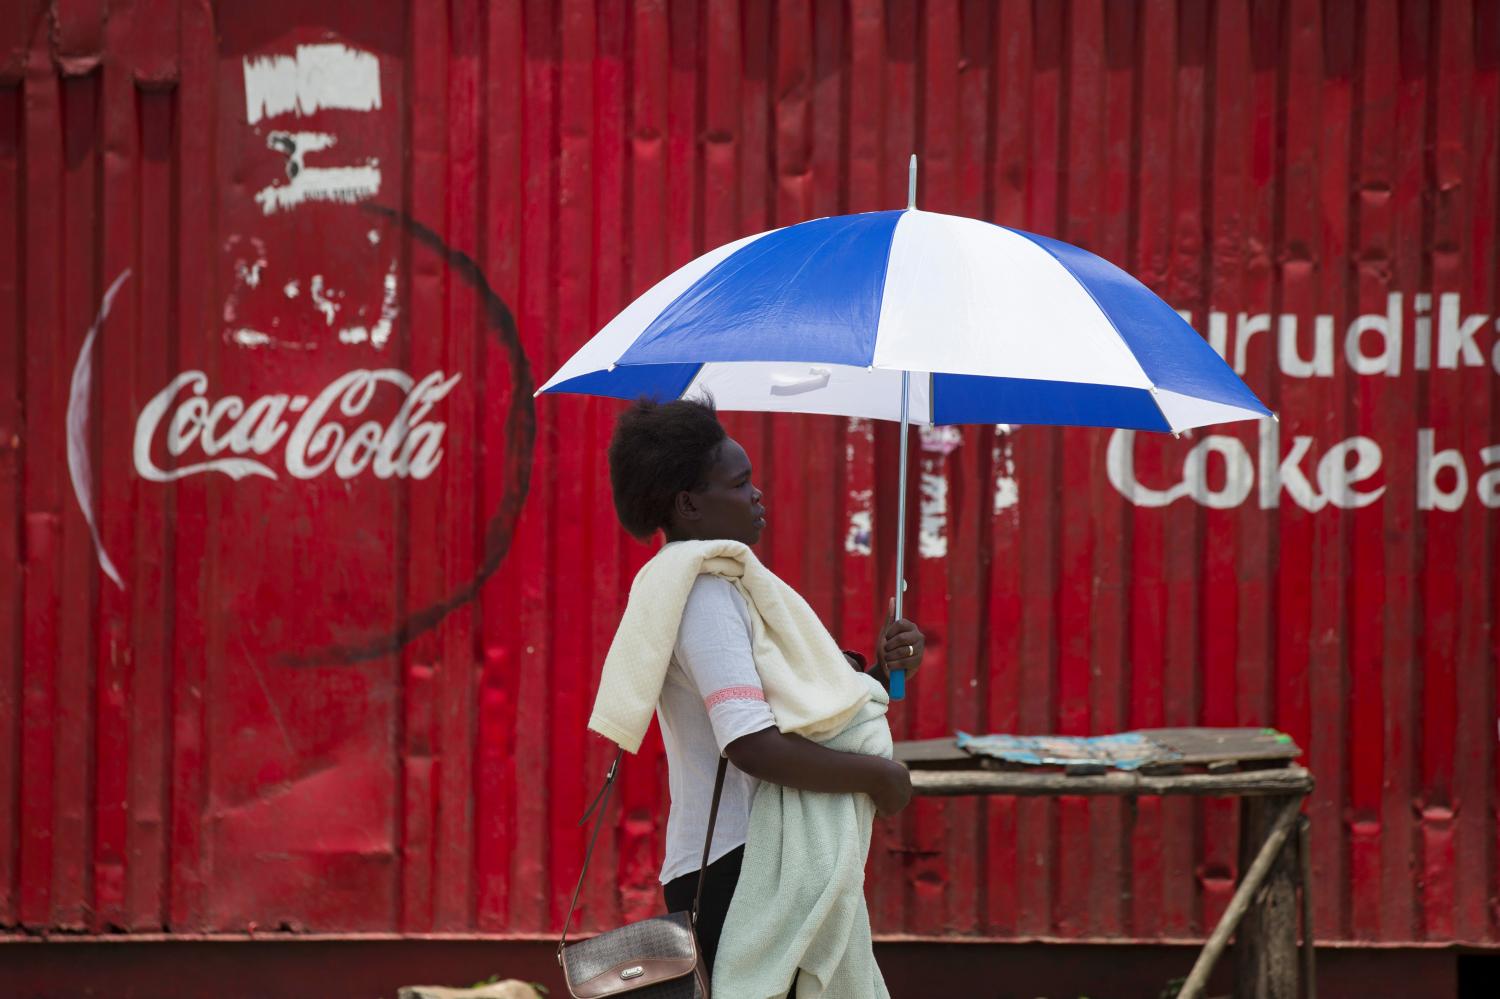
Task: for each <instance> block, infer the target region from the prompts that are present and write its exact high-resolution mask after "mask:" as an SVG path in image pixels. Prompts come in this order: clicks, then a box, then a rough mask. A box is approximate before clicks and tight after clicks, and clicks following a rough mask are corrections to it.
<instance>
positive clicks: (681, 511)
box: [672, 489, 703, 520]
mask: <svg viewBox="0 0 1500 999" xmlns="http://www.w3.org/2000/svg"><path fill="white" fill-rule="evenodd" d="M672 511H673V512H674V513H676V514H677V519H678V520H697V519H698V518H699V517H701V516H702V515H703V513H702V511H700V510H699V509H698V503H697V501H695V500H694V499H693V494H692V493H690V492H688V491H687V490H686V489H684V490H682V491H681V492H679V493H678V494H677V496H676V497H675V498H674V499H673V500H672Z"/></svg>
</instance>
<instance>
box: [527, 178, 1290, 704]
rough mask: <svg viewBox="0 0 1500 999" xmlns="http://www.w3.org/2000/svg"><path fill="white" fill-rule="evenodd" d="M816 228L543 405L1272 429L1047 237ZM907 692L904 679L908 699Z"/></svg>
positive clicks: (1207, 363) (886, 215)
mask: <svg viewBox="0 0 1500 999" xmlns="http://www.w3.org/2000/svg"><path fill="white" fill-rule="evenodd" d="M916 169H917V163H916V157H915V156H913V157H912V161H911V187H910V192H911V197H910V204H909V206H908V207H907V208H906V209H905V210H904V211H887V212H867V213H865V214H863V215H840V216H834V217H832V218H823V219H814V220H812V221H810V222H802V223H799V224H798V225H793V226H787V227H786V228H784V229H773V230H771V231H770V232H763V233H761V234H760V235H757V236H747V237H745V238H744V239H741V240H738V241H736V242H733V243H729V244H726V245H724V246H721V247H719V248H718V249H717V250H713V251H711V252H709V253H705V254H704V255H703V256H701V257H699V258H698V259H696V260H694V261H692V262H691V263H689V264H687V265H686V266H684V267H682V268H680V269H678V270H677V271H675V272H673V273H672V274H670V275H668V276H667V277H666V278H664V279H663V280H662V281H661V282H660V283H658V284H657V285H656V286H655V287H654V288H652V289H651V290H650V291H648V292H646V293H645V294H644V295H642V296H641V297H640V298H638V299H636V300H635V301H634V302H632V303H631V304H630V305H629V306H627V307H626V309H625V311H623V312H621V313H620V314H619V315H618V316H616V317H615V318H614V319H613V320H612V321H611V322H610V323H609V325H608V326H606V327H604V329H602V330H601V331H600V332H599V334H598V335H597V336H595V337H594V338H593V339H592V340H590V341H589V342H588V343H586V344H584V346H583V347H582V349H580V350H579V351H578V353H576V354H574V355H573V356H572V357H571V358H569V359H568V362H567V363H566V364H564V365H563V366H562V367H561V368H560V369H559V370H558V371H557V373H556V374H554V375H553V376H552V377H551V378H549V379H547V381H546V383H545V384H543V385H542V387H541V388H540V389H538V390H537V394H538V395H541V394H542V393H544V392H578V393H583V394H587V395H603V396H614V397H615V398H619V399H634V398H638V397H640V396H650V397H652V398H655V399H658V400H663V401H665V400H668V399H679V398H682V397H683V396H688V395H700V394H703V393H708V394H711V395H712V396H713V397H714V400H715V402H716V403H717V405H718V407H719V408H720V409H726V410H735V409H738V410H752V411H760V412H781V413H825V414H830V415H840V416H862V417H868V418H871V419H877V420H900V421H901V426H902V430H903V433H902V436H901V450H900V456H901V474H900V478H901V492H900V496H899V503H900V513H899V515H898V517H897V541H896V578H897V580H898V581H899V582H898V584H897V587H896V604H895V613H896V616H897V617H899V616H900V615H901V607H902V596H903V591H904V590H905V587H906V584H905V575H904V567H905V561H906V558H905V556H906V543H905V541H906V434H905V433H904V431H905V428H906V426H907V424H908V423H918V424H953V423H1036V424H1051V425H1060V426H1084V427H1123V428H1127V429H1132V430H1162V431H1171V432H1173V433H1176V432H1178V431H1181V430H1187V429H1190V428H1192V427H1201V426H1204V425H1206V424H1210V423H1224V422H1229V421H1233V420H1251V419H1259V418H1260V417H1264V416H1270V415H1272V414H1271V411H1270V410H1269V409H1267V408H1266V407H1265V406H1263V405H1262V404H1261V402H1260V400H1259V399H1257V398H1255V396H1254V395H1253V394H1252V393H1251V391H1250V390H1249V389H1248V388H1247V387H1246V386H1245V383H1244V382H1242V381H1240V379H1239V377H1238V376H1237V375H1235V373H1234V372H1233V371H1232V370H1231V369H1230V368H1229V366H1228V365H1227V364H1225V363H1224V360H1223V358H1221V357H1219V355H1218V354H1217V353H1215V351H1214V350H1213V348H1212V347H1210V346H1209V345H1208V344H1207V343H1206V342H1204V340H1203V338H1202V337H1200V336H1198V334H1197V333H1195V332H1194V331H1193V328H1192V327H1191V326H1189V325H1188V324H1187V322H1186V321H1184V320H1183V319H1182V317H1181V316H1179V315H1178V314H1177V313H1176V312H1174V311H1173V310H1172V308H1171V306H1169V305H1167V303H1166V302H1163V301H1162V300H1161V299H1160V298H1158V297H1156V295H1155V294H1153V293H1152V292H1151V290H1150V289H1148V288H1147V287H1146V286H1145V285H1143V284H1141V283H1140V282H1139V281H1137V280H1136V279H1135V278H1133V277H1131V276H1130V275H1129V274H1126V273H1125V272H1124V271H1122V270H1120V269H1119V268H1118V267H1116V266H1114V265H1113V264H1111V263H1109V262H1108V261H1107V260H1104V259H1102V258H1100V257H1096V256H1094V255H1093V254H1092V253H1089V252H1088V251H1086V250H1082V249H1079V248H1078V247H1076V246H1072V245H1070V244H1068V243H1063V242H1060V241H1058V240H1055V239H1049V238H1047V237H1046V236H1038V235H1036V234H1034V233H1029V232H1022V231H1021V230H1019V229H1008V228H1006V227H1004V226H999V225H994V224H993V223H989V222H981V221H979V220H977V219H970V218H961V217H959V216H954V215H942V214H938V213H934V212H922V211H918V210H917V209H916ZM904 690H905V674H904V671H902V670H899V669H897V670H892V671H891V696H892V697H893V698H900V697H901V696H902V695H903V693H904Z"/></svg>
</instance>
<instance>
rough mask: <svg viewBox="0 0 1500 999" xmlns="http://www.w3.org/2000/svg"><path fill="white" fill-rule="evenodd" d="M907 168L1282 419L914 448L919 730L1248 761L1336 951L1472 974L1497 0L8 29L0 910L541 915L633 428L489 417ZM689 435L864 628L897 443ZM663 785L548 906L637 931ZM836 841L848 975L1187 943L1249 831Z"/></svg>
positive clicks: (1102, 816)
mask: <svg viewBox="0 0 1500 999" xmlns="http://www.w3.org/2000/svg"><path fill="white" fill-rule="evenodd" d="M912 151H916V152H918V153H920V154H921V156H922V162H923V173H922V184H921V193H920V202H921V204H922V205H923V206H924V207H926V208H929V209H932V210H936V211H945V212H955V213H964V214H970V215H975V216H980V217H984V218H992V219H996V220H999V221H1002V222H1004V223H1006V224H1010V225H1015V226H1020V227H1023V228H1027V229H1031V230H1035V231H1038V232H1043V233H1048V234H1052V235H1057V236H1060V237H1062V238H1064V239H1068V240H1071V241H1074V242H1077V243H1080V244H1082V245H1084V246H1086V247H1088V248H1090V249H1092V250H1094V251H1095V252H1098V253H1100V254H1102V255H1104V256H1106V257H1108V258H1110V259H1112V260H1114V261H1116V262H1118V263H1120V264H1122V265H1123V266H1125V267H1127V268H1129V269H1130V270H1132V271H1133V272H1135V273H1137V274H1139V275H1140V276H1141V277H1142V278H1143V279H1144V280H1145V281H1146V282H1147V283H1149V284H1150V285H1151V286H1152V287H1154V288H1156V289H1157V290H1158V291H1160V292H1161V293H1162V294H1163V295H1164V296H1166V297H1167V298H1168V300H1169V301H1171V302H1172V303H1173V304H1174V305H1175V306H1176V307H1178V308H1180V309H1183V310H1186V311H1187V312H1189V313H1190V314H1191V319H1192V321H1193V323H1194V324H1195V326H1197V328H1199V329H1200V330H1201V331H1203V332H1204V333H1205V335H1207V336H1209V337H1210V339H1211V340H1212V341H1213V342H1214V343H1215V344H1216V345H1218V346H1219V347H1220V348H1221V350H1223V351H1224V352H1225V353H1226V355H1227V356H1228V357H1229V358H1230V359H1231V361H1232V362H1233V363H1235V365H1236V366H1237V367H1238V368H1240V369H1241V370H1242V371H1243V372H1244V373H1245V377H1246V378H1247V380H1248V381H1249V383H1250V385H1251V386H1252V387H1253V388H1254V389H1255V390H1256V391H1257V392H1259V393H1260V394H1261V395H1262V396H1263V398H1265V399H1267V400H1268V401H1269V402H1270V403H1271V404H1272V405H1273V407H1274V408H1276V409H1277V410H1279V412H1280V414H1281V421H1280V423H1279V425H1278V424H1274V423H1267V424H1265V425H1264V426H1260V427H1256V426H1254V425H1247V424H1241V425H1236V426H1232V427H1229V428H1226V429H1224V430H1222V431H1220V432H1217V433H1203V432H1200V433H1199V434H1196V435H1193V436H1190V437H1187V438H1185V439H1182V440H1173V439H1171V438H1161V439H1157V438H1148V437H1147V436H1145V435H1142V436H1141V437H1139V438H1135V439H1132V438H1131V437H1130V436H1129V435H1123V434H1111V433H1108V432H1103V431H1093V430H1061V431H1059V430H1052V429H1038V428H1008V427H1002V428H978V429H966V430H964V431H962V432H941V431H938V432H933V433H930V434H927V435H926V436H924V437H922V438H921V439H920V441H919V442H918V445H917V446H918V450H917V451H916V455H917V471H918V474H917V475H916V476H915V480H914V483H913V511H914V512H913V524H912V527H913V530H912V531H911V538H912V555H913V563H912V564H913V569H912V577H913V591H912V593H913V599H912V614H913V616H914V617H915V618H917V619H918V620H919V621H920V622H921V623H922V624H923V625H924V626H925V627H926V629H927V630H928V631H929V634H930V636H931V647H930V648H931V651H930V654H929V657H928V663H927V666H926V669H925V671H924V672H923V674H922V675H921V676H920V677H919V678H918V680H917V681H916V682H915V683H914V685H913V696H912V697H911V699H910V701H909V702H908V703H907V704H906V706H905V707H904V708H902V709H901V710H900V711H898V712H897V713H896V716H897V719H898V721H897V725H898V728H899V730H900V734H901V735H903V736H909V737H928V736H937V735H940V734H943V733H947V732H950V731H952V730H953V729H954V728H963V729H970V730H976V729H977V730H983V729H991V730H1010V731H1021V732H1042V731H1057V732H1064V733H1089V732H1109V731H1114V730H1119V729H1124V728H1130V727H1137V726H1159V725H1191V724H1199V723H1201V724H1209V725H1262V724H1270V725H1276V726H1278V727H1280V728H1283V729H1285V730H1286V731H1288V732H1290V733H1292V734H1293V735H1294V736H1295V738H1296V739H1297V741H1298V742H1299V743H1301V744H1302V745H1303V746H1305V747H1306V748H1307V750H1308V757H1307V761H1308V763H1309V764H1310V766H1311V767H1312V769H1313V770H1314V771H1315V772H1316V774H1317V777H1318V781H1319V785H1318V791H1317V794H1316V796H1315V798H1314V800H1313V803H1312V805H1311V814H1312V817H1313V822H1314V826H1313V828H1314V852H1315V857H1314V869H1315V874H1316V878H1317V925H1318V929H1319V931H1320V934H1321V935H1323V936H1326V937H1328V938H1330V939H1338V940H1347V941H1368V942H1377V941H1378V942H1409V941H1460V942H1464V943H1486V944H1494V943H1497V942H1500V926H1497V919H1500V907H1497V900H1496V894H1497V870H1496V864H1497V845H1500V844H1497V835H1496V818H1497V816H1496V804H1497V787H1496V782H1497V777H1500V774H1497V769H1496V742H1495V731H1496V730H1495V718H1496V714H1497V690H1496V683H1495V678H1496V666H1497V662H1500V634H1497V632H1496V630H1495V620H1496V616H1497V611H1500V588H1497V585H1496V578H1495V576H1496V567H1497V562H1500V558H1497V555H1500V540H1497V528H1500V521H1497V516H1496V512H1495V509H1496V504H1497V503H1500V404H1497V403H1500V396H1497V392H1496V384H1497V377H1500V329H1497V324H1496V321H1495V318H1494V317H1495V313H1496V312H1497V311H1500V302H1497V288H1496V283H1497V275H1496V249H1495V236H1496V223H1497V221H1500V155H1497V154H1500V3H1497V2H1496V0H1479V2H1468V0H1451V2H1450V0H1443V2H1430V3H1424V2H1389V0H1388V2H1379V0H1371V2H1368V3H1356V2H1353V0H1344V2H1340V0H1325V2H1316V0H1284V2H1254V3H1252V2H1241V0H1224V2H1221V3H1202V2H1189V0H1180V2H1171V0H1157V2H1143V3H1135V2H1100V0H1075V2H1070V3H1050V2H1035V3H1032V2H1011V0H1006V2H999V3H988V2H962V3H960V2H942V0H929V2H926V3H912V2H895V0H892V2H886V3H881V2H871V0H856V2H851V3H848V4H838V3H826V4H825V3H814V2H811V0H804V2H795V0H787V2H782V3H762V2H754V0H715V2H705V3H701V4H700V3H688V2H681V3H651V2H644V0H643V2H637V3H627V2H625V0H597V2H583V0H580V2H567V3H561V4H557V5H554V4H552V3H548V2H534V3H504V2H497V3H482V2H479V0H455V2H452V3H449V4H446V5H444V4H435V3H416V4H411V5H409V7H403V6H401V5H398V4H393V3H382V4H370V3H366V2H352V0H351V2H326V3H321V4H316V5H310V4H306V3H291V2H262V3H257V4H223V5H221V6H219V7H218V8H214V7H212V6H210V5H209V4H207V3H204V2H196V3H178V2H174V0H136V2H134V3H131V2H127V0H110V2H104V0H96V2H93V3H82V2H72V0H67V2H65V0H57V2H55V3H50V4H43V3H39V2H36V0H30V2H24V3H13V4H10V5H8V6H7V9H6V11H5V12H4V13H3V14H0V205H3V206H4V208H3V210H0V315H3V316H4V320H3V322H0V338H3V345H4V348H3V349H4V356H5V358H6V361H5V363H4V364H3V365H0V525H3V530H0V565H3V566H4V568H3V569H0V611H3V613H0V649H3V653H0V739H3V746H4V751H3V752H0V801H3V803H4V808H3V813H4V821H3V822H0V924H3V925H4V926H7V927H18V926H24V927H28V928H56V929H65V930H73V931H99V932H102V931H110V930H114V929H123V930H127V931H151V930H160V929H163V928H165V929H168V930H170V931H173V932H197V931H230V930H243V929H245V928H247V927H259V928H261V929H267V930H270V929H276V928H287V929H292V930H318V931H328V932H352V933H357V932H367V931H389V930H397V931H404V932H428V931H441V932H449V931H457V932H474V931H478V932H486V933H514V934H530V933H542V932H547V931H550V930H552V929H554V928H556V927H557V925H558V923H559V921H560V919H561V915H562V913H561V909H562V907H563V906H564V905H565V904H566V892H567V889H568V888H569V887H570V885H571V878H572V877H573V875H574V874H575V872H576V870H577V863H578V860H579V858H580V855H581V851H582V845H583V843H582V838H581V833H580V831H579V830H577V829H576V828H575V826H574V824H573V821H574V819H575V818H576V817H577V816H578V815H579V814H580V813H581V812H582V810H583V806H584V804H585V802H586V800H587V796H588V794H589V792H590V790H591V788H592V787H593V785H594V784H595V782H596V781H597V779H598V778H599V776H600V774H601V773H602V769H603V760H604V758H605V753H604V749H603V747H602V746H601V745H599V744H598V743H597V742H596V741H594V740H592V739H591V738H589V737H586V736H585V734H584V728H583V722H584V718H585V714H586V709H587V706H588V704H589V703H590V700H591V696H592V689H593V676H594V671H595V668H596V664H597V663H598V662H600V661H601V659H602V656H603V653H604V651H605V648H606V647H607V643H608V640H609V638H610V635H611V633H612V629H613V626H614V624H615V622H616V619H617V616H618V614H619V612H620V609H621V603H622V595H623V593H624V591H625V588H626V586H627V584H628V582H629V580H630V578H631V575H632V573H633V571H634V569H635V568H636V567H637V566H638V565H639V564H640V563H641V562H642V561H643V560H644V559H645V558H646V557H647V555H648V551H647V549H645V548H643V547H641V546H639V545H636V544H634V543H633V542H630V541H629V540H628V539H627V538H626V537H625V536H624V535H623V533H622V532H621V531H620V530H619V529H618V527H617V526H616V524H615V521H614V519H613V515H612V513H611V510H610V505H609V500H608V488H607V481H606V477H605V468H604V462H603V450H604V442H605V440H606V438H607V435H608V432H609V429H610V423H611V419H612V415H613V413H614V412H615V410H616V407H615V405H614V404H611V403H606V402H603V401H596V400H582V399H577V398H549V399H545V400H541V401H539V402H538V403H536V404H535V407H534V408H533V404H532V402H531V400H530V388H531V387H532V385H533V384H534V382H536V381H537V380H538V378H539V377H542V376H545V374H547V373H549V372H550V371H551V370H552V369H553V368H554V367H555V366H556V365H557V364H558V363H560V361H561V360H562V359H563V358H564V357H565V356H566V355H567V354H568V353H569V352H570V351H571V350H572V349H574V348H575V347H576V346H578V345H579V344H580V343H582V342H583V340H585V339H586V338H587V337H588V336H589V335H590V334H591V332H592V331H593V330H594V329H596V328H597V327H599V326H600V325H602V324H603V323H604V322H605V321H606V320H607V319H608V318H609V317H610V316H611V315H612V314H613V313H614V312H615V311H616V310H617V309H618V308H620V307H621V306H622V305H623V304H624V303H625V302H626V301H628V300H629V299H630V298H631V297H632V296H633V295H634V294H637V293H639V292H641V291H642V290H644V289H645V288H647V287H649V286H650V285H651V284H652V283H653V282H654V281H656V280H657V279H658V278H659V277H661V276H662V275H664V274H665V273H667V272H668V271H669V270H670V269H671V268H673V267H675V266H676V265H678V264H680V263H682V262H684V261H686V260H688V259H689V258H691V257H692V256H694V255H695V254H697V253H698V252H701V251H703V250H705V249H707V248H709V247H711V246H713V245H716V244H718V243H721V242H724V241H727V240H729V239H732V238H735V237H738V236H741V235H744V234H747V233H752V232H756V231H759V230H763V229H766V228H769V227H773V226H780V225H785V224H788V223H792V222H796V221H799V220H802V219H806V218H809V217H813V216H818V215H825V214H830V213H835V212H852V211H863V210H869V209H879V208H890V207H893V206H899V205H901V204H902V203H903V198H904V196H905V186H904V185H905V169H906V158H907V155H908V154H909V153H910V152H912ZM112 288H113V289H116V292H117V293H116V294H115V296H114V297H113V299H112V300H111V299H110V297H109V295H108V294H107V293H108V291H109V290H110V289H112ZM728 422H729V423H730V424H731V429H732V431H733V433H734V434H735V435H736V436H737V437H739V438H740V440H741V441H743V442H744V443H745V445H746V446H747V448H748V449H749V451H750V452H751V454H752V456H754V457H755V458H756V460H757V462H758V465H759V466H760V468H761V469H762V472H761V478H762V480H763V485H764V487H765V489H766V492H767V499H768V502H769V504H770V506H771V507H772V509H773V510H774V511H775V513H776V519H775V526H774V529H773V530H772V531H771V533H770V536H769V538H768V540H767V541H766V543H765V545H764V549H765V550H764V552H763V554H764V556H765V558H766V560H767V561H768V562H769V563H770V564H771V565H772V566H773V567H774V568H775V569H777V570H778V571H779V572H780V573H782V574H783V575H784V576H785V577H786V578H788V579H789V580H791V581H792V582H794V583H795V584H796V585H798V586H799V587H801V588H802V589H803V590H804V592H806V593H807V594H808V595H809V597H810V599H811V600H812V602H813V603H814V605H815V606H816V607H817V608H818V609H819V610H820V611H821V612H822V613H824V614H825V615H826V616H827V619H828V620H829V622H830V623H831V624H832V626H833V627H834V629H835V631H836V632H837V633H838V634H839V635H840V636H841V637H842V638H843V639H844V640H845V641H846V642H849V643H854V644H868V643H869V642H870V641H871V639H872V637H873V631H874V627H875V622H876V619H877V616H878V614H879V613H880V612H881V611H883V609H884V596H883V595H884V594H886V593H889V592H890V587H891V574H892V568H891V567H892V562H893V558H892V554H893V553H892V546H893V539H894V536H895V524H894V522H893V510H894V508H895V497H894V496H893V490H894V488H895V462H894V460H893V457H894V454H895V439H894V432H893V430H892V429H891V428H889V427H886V426H879V427H871V426H869V425H867V424H861V423H848V422H847V421H836V420H832V419H811V418H808V419H797V418H786V419H782V418H777V419H775V420H770V419H766V418H763V417H746V416H742V415H735V416H731V417H730V418H729V420H728ZM665 794H666V792H665V781H664V773H663V762H662V759H661V756H660V752H659V743H656V742H652V743H649V744H648V748H647V749H646V751H645V752H643V753H642V755H641V756H640V757H639V758H632V759H631V760H629V761H628V765H627V766H626V768H625V771H624V788H623V793H622V795H621V798H622V801H623V805H622V807H621V809H620V810H619V813H618V821H617V823H616V825H615V826H614V828H613V830H612V835H609V836H606V837H605V839H604V843H603V847H602V851H601V858H600V861H599V865H598V867H597V868H596V870H597V872H598V877H597V878H595V879H594V880H593V882H592V883H591V885H590V887H589V889H588V890H587V892H586V909H585V912H584V917H583V923H584V925H585V926H597V925H603V924H606V923H609V922H611V921H614V920H616V919H619V918H621V917H622V916H623V915H638V914H640V913H642V912H645V911H647V910H649V909H651V908H652V907H654V906H655V905H656V904H657V893H656V887H655V872H656V868H657V864H658V862H659V856H660V848H661V840H662V835H663V810H664V807H665ZM872 856H873V858H874V859H873V861H872V878H871V886H872V887H871V897H872V908H873V913H874V918H875V921H876V926H877V929H878V931H879V932H881V933H884V934H913V935H923V936H952V935H957V936H964V937H973V938H993V939H1018V938H1027V939H1035V938H1066V939H1120V938H1131V939H1146V940H1152V939H1179V938H1184V937H1191V936H1194V935H1197V934H1201V933H1203V932H1204V930H1205V927H1207V926H1209V925H1211V923H1212V921H1213V920H1214V919H1215V918H1216V917H1217V915H1218V913H1219V912H1220V911H1221V909H1222V907H1223V906H1224V905H1225V904H1226V902H1227V900H1228V897H1229V894H1230V892H1231V888H1232V881H1233V878H1234V876H1235V874H1236V871H1235V858H1236V844H1235V812H1234V808H1233V806H1232V805H1230V804H1227V803H1208V804H1203V805H1199V804H1196V803H1189V802H1181V801H1167V802H1160V801H1155V800H1149V799H1148V800H1143V801H1141V802H1139V803H1138V804H1136V805H1128V804H1123V803H1120V802H1106V801H1097V800H1095V801H1084V800H1066V799H1065V800H1062V801H1060V802H1056V803H1046V802H1041V801H1034V800H1027V801H1010V800H994V801H989V802H985V803H977V802H973V801H966V802H952V803H937V802H931V801H921V802H918V803H916V804H915V805H914V806H913V807H912V808H911V809H909V810H908V812H907V813H906V814H905V815H904V816H903V817H901V818H900V819H899V820H897V821H888V822H884V823H882V824H881V825H880V826H879V827H878V828H877V832H876V842H875V845H874V849H873V851H872ZM611 871H614V872H616V874H615V876H614V877H613V878H611V876H610V872H611Z"/></svg>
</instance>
